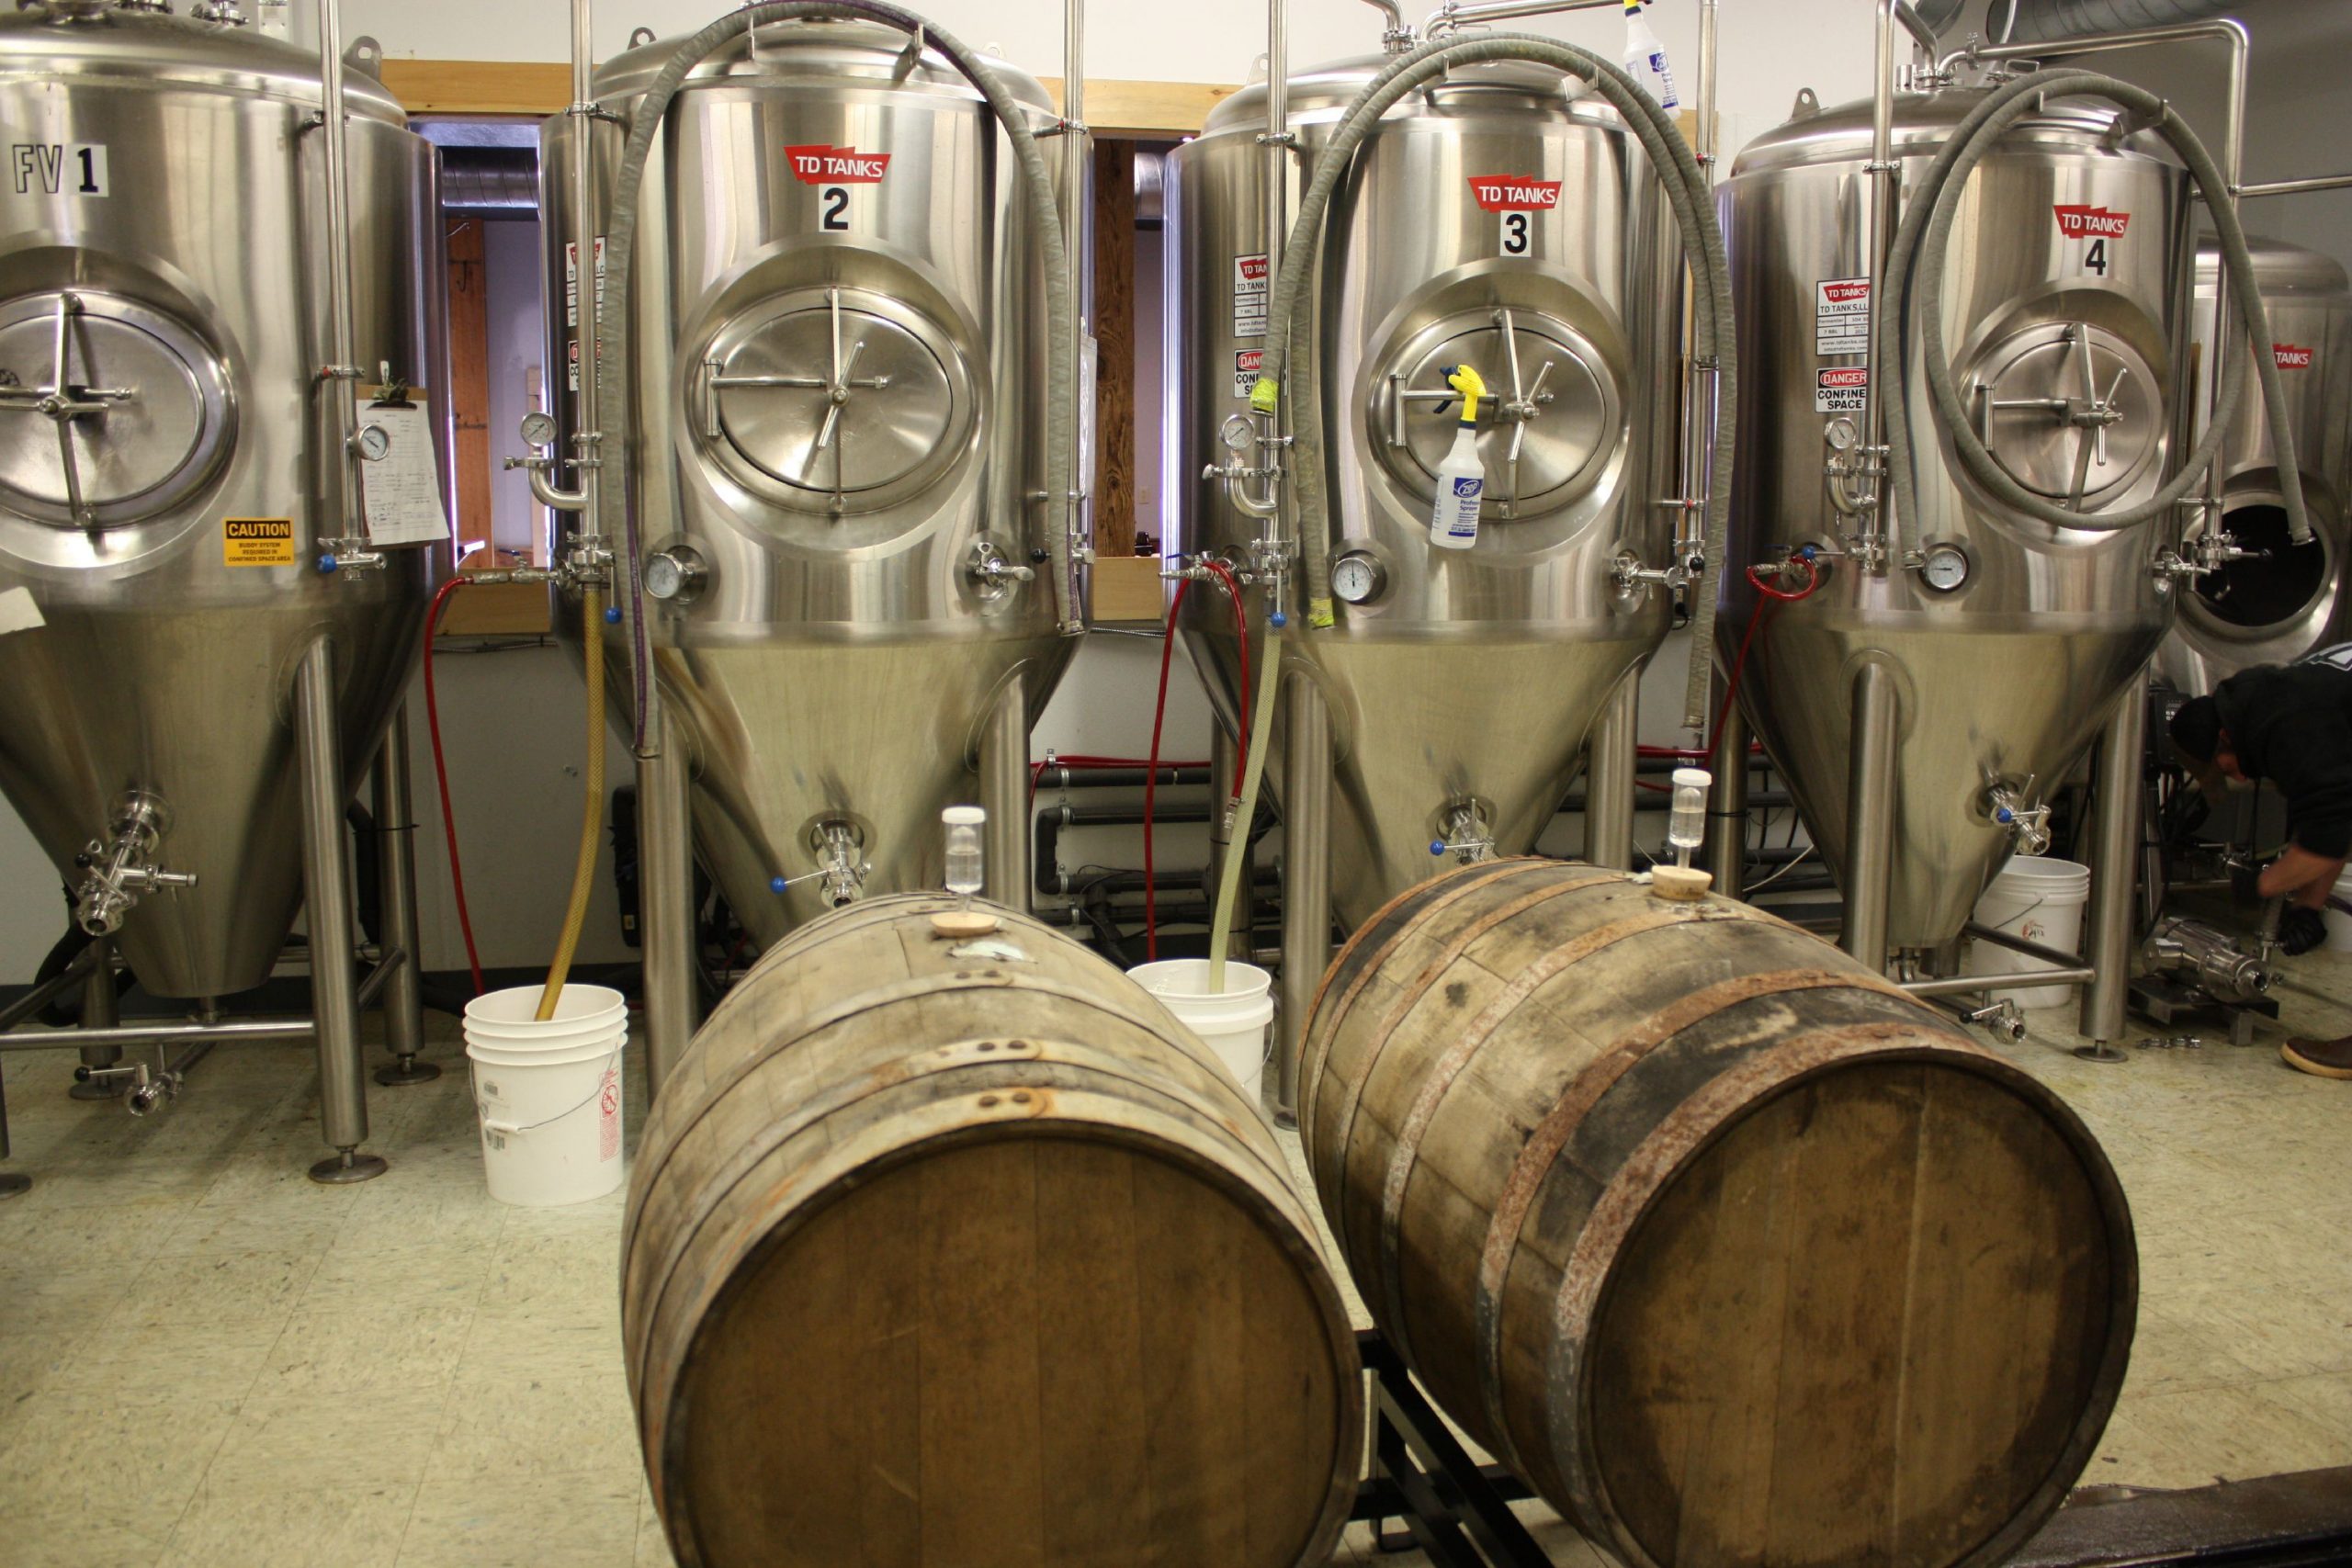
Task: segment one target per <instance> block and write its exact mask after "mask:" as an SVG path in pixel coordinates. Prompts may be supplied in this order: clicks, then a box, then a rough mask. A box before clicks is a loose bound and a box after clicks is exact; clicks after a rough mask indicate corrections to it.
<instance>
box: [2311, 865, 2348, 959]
mask: <svg viewBox="0 0 2352 1568" xmlns="http://www.w3.org/2000/svg"><path fill="white" fill-rule="evenodd" d="M2335 896H2336V897H2338V898H2341V899H2343V900H2344V901H2345V902H2346V903H2347V904H2352V870H2346V872H2345V873H2344V874H2343V875H2341V876H2339V877H2337V878H2336V879H2335ZM2319 918H2320V919H2321V921H2322V922H2323V923H2324V924H2325V925H2326V927H2327V951H2328V952H2330V953H2352V915H2347V914H2346V913H2344V912H2343V911H2342V910H2341V909H2338V908H2335V906H2334V905H2332V904H2331V905H2329V906H2328V907H2327V908H2324V909H2322V910H2321V911H2320V913H2319Z"/></svg>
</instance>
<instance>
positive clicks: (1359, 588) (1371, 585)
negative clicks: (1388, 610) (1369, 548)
mask: <svg viewBox="0 0 2352 1568" xmlns="http://www.w3.org/2000/svg"><path fill="white" fill-rule="evenodd" d="M1387 586H1388V569H1387V568H1386V567H1385V566H1382V565H1381V564H1380V562H1379V560H1378V559H1377V558H1374V557H1373V556H1369V555H1366V554H1365V553H1364V552H1363V551H1362V550H1351V551H1350V552H1348V553H1347V554H1346V555H1343V556H1341V557H1340V558H1339V559H1337V560H1335V561H1333V562H1332V563H1331V592H1333V593H1334V594H1335V595H1337V596H1338V598H1339V600H1340V603H1341V604H1369V603H1371V602H1372V601H1373V600H1374V599H1377V598H1379V597H1380V595H1381V593H1382V592H1383V591H1384V590H1385V589H1386V588H1387Z"/></svg>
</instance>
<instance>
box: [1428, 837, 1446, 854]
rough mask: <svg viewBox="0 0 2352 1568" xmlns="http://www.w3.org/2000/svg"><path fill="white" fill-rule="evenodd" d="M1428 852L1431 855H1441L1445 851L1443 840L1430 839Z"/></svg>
mask: <svg viewBox="0 0 2352 1568" xmlns="http://www.w3.org/2000/svg"><path fill="white" fill-rule="evenodd" d="M1443 853H1445V840H1443V839H1431V840H1430V854H1431V855H1442V854H1443Z"/></svg>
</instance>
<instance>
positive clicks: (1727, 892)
mask: <svg viewBox="0 0 2352 1568" xmlns="http://www.w3.org/2000/svg"><path fill="white" fill-rule="evenodd" d="M1708 761H1709V763H1710V765H1711V766H1712V767H1713V770H1714V775H1715V783H1714V787H1713V789H1711V790H1709V791H1708V793H1707V870H1708V871H1709V872H1710V873H1712V874H1713V876H1714V879H1715V891H1716V892H1718V893H1720V894H1722V895H1723V896H1724V897H1726V898H1736V897H1740V896H1741V895H1742V894H1743V893H1745V892H1746V891H1747V720H1746V719H1744V718H1742V717H1740V716H1739V705H1738V704H1736V703H1734V704H1733V705H1732V711H1731V712H1730V713H1728V714H1725V715H1724V732H1723V734H1722V735H1721V736H1719V737H1718V738H1717V739H1716V741H1715V754H1714V755H1713V757H1711V758H1709V759H1708Z"/></svg>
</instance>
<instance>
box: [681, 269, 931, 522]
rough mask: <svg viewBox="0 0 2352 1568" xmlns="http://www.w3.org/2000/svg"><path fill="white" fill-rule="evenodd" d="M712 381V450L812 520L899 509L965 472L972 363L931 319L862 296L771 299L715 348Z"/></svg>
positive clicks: (709, 369) (835, 293)
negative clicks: (959, 469)
mask: <svg viewBox="0 0 2352 1568" xmlns="http://www.w3.org/2000/svg"><path fill="white" fill-rule="evenodd" d="M701 379H702V429H701V434H702V436H703V440H704V445H705V449H706V450H707V452H709V453H710V455H711V456H712V457H715V458H716V459H717V460H718V463H719V465H720V466H721V467H722V468H726V469H727V470H728V472H729V473H730V474H732V475H733V476H734V477H735V479H737V480H738V481H739V482H741V483H742V484H744V485H746V486H747V487H749V488H750V489H751V490H752V491H754V492H756V493H758V494H760V495H763V496H765V497H767V498H769V499H771V500H774V501H778V502H784V503H785V504H786V505H788V506H791V507H793V508H795V509H797V510H800V511H814V512H822V513H831V515H833V516H836V517H838V516H840V515H842V513H847V512H875V511H879V510H882V509H883V508H886V507H888V506H891V505H895V504H896V503H898V502H901V501H904V500H906V499H908V498H909V497H910V496H913V495H915V494H917V493H918V492H920V491H922V490H924V489H925V488H927V487H928V486H929V485H930V484H931V483H932V482H933V480H935V479H938V478H939V477H940V476H941V475H942V474H943V473H944V472H945V471H946V470H947V469H948V468H951V467H953V466H954V465H955V463H956V459H957V457H960V456H961V455H962V454H963V452H964V449H965V446H966V438H967V436H968V435H969V434H970V431H971V425H972V412H973V397H972V382H971V377H970V375H969V373H968V371H967V368H966V365H965V360H964V356H963V355H962V354H960V353H959V352H958V351H957V350H956V346H955V345H954V344H952V343H951V342H949V341H948V339H947V338H946V336H945V335H944V333H941V332H940V331H939V330H938V329H937V328H936V327H935V326H934V325H933V323H932V322H931V321H928V320H927V319H925V318H924V317H923V316H922V315H921V314H920V313H919V312H917V311H914V310H910V309H908V308H907V307H906V306H904V305H902V304H900V303H899V302H898V301H897V300H894V299H888V298H887V297H884V296H881V295H876V294H869V293H867V292H865V291H864V290H861V289H854V288H826V289H821V290H802V291H798V292H796V293H793V294H787V295H784V296H782V297H780V298H777V299H772V300H769V301H766V302H765V303H763V305H762V306H761V307H759V308H758V309H756V310H753V311H752V312H751V313H750V314H748V315H745V316H742V317H740V318H738V319H737V320H736V321H734V322H732V323H731V324H729V326H727V327H726V328H724V329H722V330H721V331H720V333H718V336H717V337H716V338H714V339H713V340H712V342H711V346H710V350H709V352H708V354H707V355H705V357H704V360H703V366H702V378H701Z"/></svg>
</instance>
